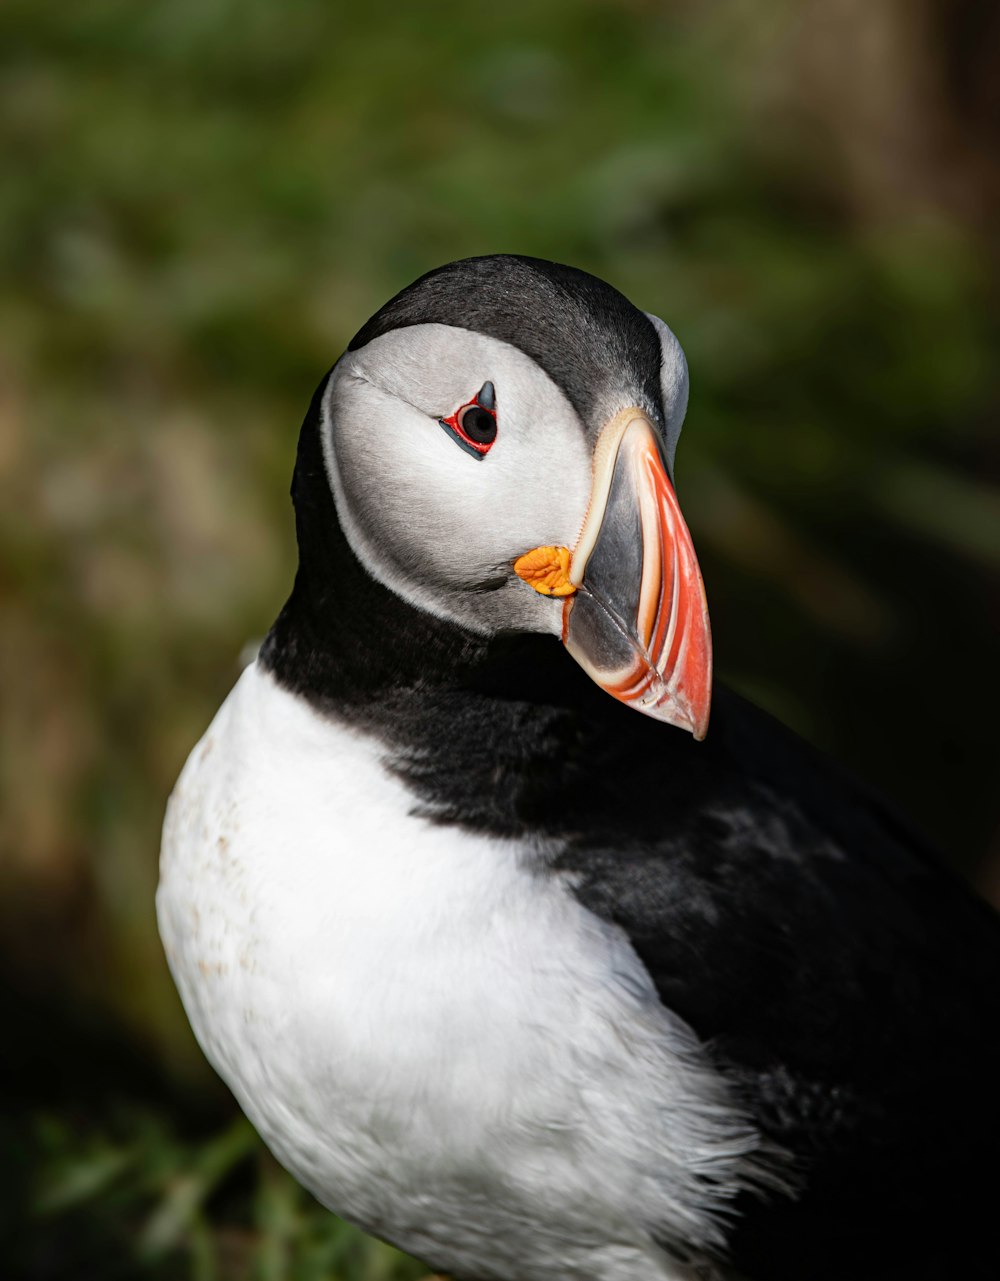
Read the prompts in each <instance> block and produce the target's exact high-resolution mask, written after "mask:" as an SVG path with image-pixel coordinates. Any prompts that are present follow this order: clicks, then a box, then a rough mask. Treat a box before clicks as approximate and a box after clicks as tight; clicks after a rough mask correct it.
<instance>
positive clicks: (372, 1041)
mask: <svg viewBox="0 0 1000 1281" xmlns="http://www.w3.org/2000/svg"><path fill="white" fill-rule="evenodd" d="M687 399H688V371H687V365H686V361H685V357H684V354H683V351H682V349H681V346H680V344H679V343H678V341H677V339H676V338H675V336H674V334H673V333H672V332H671V330H670V329H669V328H668V327H667V325H666V324H665V323H664V322H663V321H662V320H660V319H658V318H657V317H656V316H654V315H652V314H647V313H645V312H643V311H641V310H640V309H639V308H638V307H636V306H634V305H633V304H632V303H631V302H629V301H628V300H627V299H626V298H625V297H624V296H623V295H622V294H621V293H620V292H618V291H617V290H616V289H614V288H613V287H611V286H610V285H608V284H605V283H604V282H603V281H601V280H599V279H597V278H595V277H594V276H592V275H589V274H588V273H586V272H584V271H581V270H578V269H575V268H573V267H569V266H561V265H558V264H554V263H551V262H548V261H544V260H540V259H534V258H528V257H523V256H519V255H509V254H499V255H490V256H485V257H477V258H471V259H466V260H462V261H458V262H452V263H450V264H448V265H446V266H443V267H441V268H439V269H437V270H434V271H431V272H429V273H428V274H427V275H424V276H422V277H421V278H420V279H419V280H417V281H416V282H415V283H414V284H412V285H410V286H409V287H408V288H406V289H404V290H403V291H402V292H401V293H399V294H397V295H396V296H395V297H394V298H392V299H391V300H390V301H389V302H387V303H386V304H385V306H383V307H382V308H381V310H380V311H378V312H377V313H376V314H375V315H374V316H373V317H372V318H371V319H370V320H369V321H368V322H367V323H366V324H365V325H364V326H363V327H362V328H361V330H360V331H359V332H358V334H357V335H356V336H355V338H354V339H353V340H352V341H351V343H350V344H349V346H348V348H347V350H346V351H345V352H344V354H343V355H342V356H341V357H340V359H339V360H338V361H337V363H336V364H335V365H334V366H333V368H332V370H331V371H330V372H329V373H328V374H327V375H326V377H325V378H324V379H323V380H322V382H321V384H320V386H319V388H318V390H317V391H316V393H315V395H314V397H313V399H312V403H311V405H310V407H309V410H308V413H307V414H306V417H305V421H304V424H303V426H302V429H301V434H300V437H299V442H298V450H297V456H296V460H295V466H294V478H293V482H292V498H293V503H294V509H295V521H296V532H297V541H298V569H297V572H296V575H295V580H294V585H293V587H292V590H291V595H290V596H289V598H288V600H287V603H286V604H285V605H284V607H283V608H282V609H281V611H280V613H279V614H278V617H277V619H276V621H275V623H274V625H273V626H272V628H271V630H270V632H269V633H268V635H267V637H266V639H265V641H264V642H263V644H262V646H261V648H260V650H259V653H258V655H257V657H256V659H255V660H254V661H253V662H251V663H250V664H249V666H248V667H246V669H245V670H244V671H243V673H242V675H241V676H240V677H239V680H238V682H237V684H236V685H235V687H234V689H233V690H232V692H231V693H230V694H229V696H228V698H227V699H226V701H225V702H224V704H223V705H222V707H221V709H220V710H219V712H218V713H217V715H216V716H215V719H214V720H213V721H212V723H211V725H210V727H209V729H208V730H207V732H206V733H205V735H204V737H203V738H202V740H201V741H200V743H199V744H198V745H197V746H196V747H195V748H194V750H193V751H192V753H191V756H190V757H189V759H188V761H187V763H186V765H185V766H184V769H183V771H182V773H181V775H180V778H179V780H178V782H177V784H176V787H175V789H174V792H173V794H172V796H171V798H170V801H169V804H168V808H167V814H166V818H165V823H164V833H163V844H162V852H161V870H160V884H159V889H158V892H157V913H158V921H159V929H160V933H161V937H162V940H163V943H164V946H165V950H166V955H167V958H168V962H169V965H170V969H171V971H172V974H173V977H174V980H175V982H176V985H177V988H178V990H179V993H180V996H181V999H182V1002H183V1004H184V1007H185V1009H186V1012H187V1015H188V1017H189V1019H190V1022H191V1026H192V1028H193V1030H194V1033H195V1035H196V1037H197V1039H198V1041H199V1043H200V1045H201V1047H202V1049H203V1050H204V1053H205V1055H206V1056H207V1058H208V1060H209V1061H210V1063H211V1064H212V1065H213V1067H214V1068H215V1069H216V1071H217V1072H218V1073H219V1075H220V1076H221V1077H222V1079H223V1080H224V1081H225V1082H226V1083H227V1084H228V1086H229V1088H230V1089H231V1090H232V1093H233V1094H234V1095H235V1097H236V1100H237V1101H238V1103H239V1104H240V1106H241V1107H242V1108H243V1110H244V1111H245V1113H246V1114H247V1116H248V1117H249V1118H250V1120H251V1121H252V1123H253V1125H254V1126H255V1127H256V1129H257V1130H258V1131H259V1133H260V1135H261V1136H262V1138H263V1140H264V1142H265V1143H266V1144H267V1146H268V1147H269V1148H270V1149H271V1151H272V1152H273V1153H274V1154H275V1156H276V1157H277V1159H278V1160H279V1161H280V1162H281V1163H282V1164H283V1165H284V1166H285V1167H287V1169H288V1170H289V1171H290V1172H291V1173H292V1174H293V1175H294V1176H295V1178H297V1179H298V1180H299V1181H300V1182H301V1183H302V1184H303V1185H304V1186H305V1187H306V1188H308V1189H309V1190H310V1191H311V1192H312V1193H313V1194H314V1195H315V1196H316V1197H317V1198H318V1199H319V1201H320V1202H322V1203H323V1205H325V1206H327V1207H328V1208H329V1209H330V1210H332V1211H334V1212H336V1213H337V1214H339V1215H341V1216H343V1217H344V1218H345V1219H347V1220H349V1221H350V1222H352V1223H355V1224H357V1225H359V1226H360V1227H361V1228H362V1229H364V1230H365V1231H367V1232H369V1233H372V1234H374V1235H375V1236H377V1237H380V1238H382V1239H384V1240H385V1241H388V1242H391V1243H392V1244H394V1245H396V1246H398V1247H400V1248H401V1249H403V1250H405V1251H408V1252H409V1253H410V1254H412V1255H414V1256H416V1257H417V1258H419V1259H420V1260H422V1261H424V1262H425V1263H427V1264H428V1266H429V1267H431V1268H432V1269H433V1270H434V1271H435V1272H439V1273H444V1274H447V1275H449V1276H451V1277H454V1278H457V1279H458V1281H695V1279H700V1281H736V1279H741V1281H940V1279H941V1278H943V1277H962V1278H963V1281H980V1279H981V1281H986V1279H987V1278H989V1279H990V1281H995V1279H996V1278H997V1277H998V1276H1000V1235H998V1232H997V1229H996V1225H995V1215H996V1209H997V1204H998V1192H1000V1178H998V1170H1000V920H998V917H997V915H996V914H995V913H994V912H993V911H992V909H991V908H990V907H989V906H988V905H987V904H986V903H985V902H983V901H981V900H980V899H978V898H977V897H976V896H975V895H974V893H973V892H972V891H971V890H970V889H969V888H967V887H966V886H965V885H964V884H963V883H961V882H960V881H959V880H958V879H957V878H955V877H954V876H953V875H952V874H951V873H949V872H948V871H946V870H945V868H944V867H943V866H942V864H941V863H940V861H939V860H938V858H937V856H936V854H935V852H934V851H933V850H932V849H929V848H928V847H927V846H925V845H924V844H923V843H922V842H921V841H920V840H919V839H918V838H917V837H915V836H914V835H913V834H912V833H911V832H910V831H909V830H908V828H907V827H906V825H905V824H904V823H902V822H901V821H900V820H899V819H898V818H897V817H896V816H895V814H894V813H893V812H892V811H891V810H890V809H889V808H888V807H887V806H886V805H885V804H883V803H882V802H881V801H880V800H879V799H878V798H876V797H875V796H873V795H871V794H870V793H869V792H868V791H867V790H866V789H865V788H864V787H863V786H862V785H860V784H859V783H857V782H856V781H854V780H853V779H852V778H850V777H849V776H847V775H846V774H845V773H843V772H842V771H841V770H840V769H839V768H838V767H836V766H835V765H834V764H832V763H831V762H829V761H828V760H826V759H825V758H824V757H822V756H821V755H820V754H819V753H818V752H816V751H815V750H813V749H812V748H810V747H809V746H807V745H806V744H805V743H804V742H802V741H800V740H799V739H798V738H797V737H796V736H794V735H793V734H792V733H791V732H790V731H788V730H786V729H785V728H783V727H782V726H781V725H780V724H778V723H777V722H776V721H774V720H772V719H771V718H770V717H769V716H767V715H766V714H765V713H763V712H762V711H760V710H758V709H757V708H755V707H754V706H752V705H751V704H750V703H748V702H747V701H745V700H744V699H742V698H741V697H739V696H738V695H737V694H735V693H734V692H732V691H731V690H729V689H727V688H725V687H724V686H722V685H718V686H717V687H716V688H715V689H714V691H713V681H712V647H711V636H710V629H709V622H708V613H707V607H706V597H705V591H704V586H703V582H702V578H701V573H700V570H699V566H698V561H697V558H696V555H695V551H694V547H693V543H692V539H691V536H690V534H689V532H688V529H687V526H686V524H685V521H684V518H683V515H682V513H681V508H680V504H679V500H678V497H677V491H676V489H675V485H674V452H675V448H676V445H677V441H678V436H679V433H680V430H681V424H682V422H683V419H684V414H685V408H686V404H687ZM844 694H845V696H849V691H844ZM710 704H711V723H710V716H709V711H710ZM929 746H930V747H931V750H932V745H929Z"/></svg>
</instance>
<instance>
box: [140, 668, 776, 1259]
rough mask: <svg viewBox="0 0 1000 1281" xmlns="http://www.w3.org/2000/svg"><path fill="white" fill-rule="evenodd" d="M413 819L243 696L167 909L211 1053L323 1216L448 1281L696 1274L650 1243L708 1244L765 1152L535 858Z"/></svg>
mask: <svg viewBox="0 0 1000 1281" xmlns="http://www.w3.org/2000/svg"><path fill="white" fill-rule="evenodd" d="M413 805H414V802H413V798H412V796H411V795H410V794H409V793H408V792H407V790H406V789H405V787H404V786H403V785H402V784H401V783H400V782H398V781H397V780H396V779H395V778H394V777H393V776H392V775H391V774H389V773H388V772H387V771H386V769H385V768H384V767H383V765H382V763H381V761H380V758H379V754H378V749H377V746H376V745H375V744H374V743H373V742H371V741H369V740H368V739H367V738H365V737H364V736H362V735H359V734H357V733H354V732H352V731H350V730H347V729H345V728H343V727H341V726H340V725H339V724H336V723H334V722H332V721H330V720H327V719H325V718H324V717H322V716H320V715H319V714H318V713H316V712H315V711H314V710H313V709H311V708H310V707H309V706H308V705H307V704H306V703H305V702H304V701H302V700H300V699H298V698H296V697H295V696H293V695H291V694H289V693H288V692H286V691H284V690H282V689H281V688H279V687H278V686H277V685H276V683H275V682H274V681H273V679H272V678H271V677H270V676H269V675H268V674H267V673H265V672H264V671H263V670H262V669H261V668H259V667H258V666H256V665H252V666H250V667H249V668H248V669H247V670H246V671H245V672H244V674H243V676H242V677H241V679H240V681H239V682H238V684H237V685H236V688H235V689H234V690H233V692H232V694H231V695H230V696H229V698H228V699H227V701H226V703H225V704H224V705H223V707H222V709H221V710H220V711H219V713H218V715H217V716H216V718H215V720H214V721H213V723H212V725H211V727H210V728H209V730H208V732H207V733H206V734H205V737H204V738H203V739H202V741H201V743H200V744H199V745H198V746H197V747H196V748H195V750H194V752H193V753H192V754H191V757H190V759H189V760H188V762H187V765H186V766H185V768H184V771H183V773H182V774H181V777H180V780H179V781H178V784H177V787H176V789H175V791H174V795H173V796H172V798H171V801H170V805H169V808H168V811H167V819H166V824H165V828H164V838H163V853H162V860H161V883H160V889H159V893H158V896H157V909H158V914H159V921H160V932H161V934H162V937H163V941H164V944H165V947H166V950H167V956H168V958H169V961H170V966H171V969H172V971H173V974H174V977H175V980H176V982H177V986H178V988H179V989H180V993H181V997H182V999H183V1001H184V1005H185V1007H186V1009H187V1012H188V1015H189V1017H190V1019H191V1023H192V1025H193V1027H194V1030H195V1033H196V1035H197V1036H198V1039H199V1041H200V1043H201V1045H202V1047H203V1049H204V1051H205V1053H206V1055H207V1056H208V1058H209V1059H210V1061H211V1062H212V1063H213V1065H214V1066H215V1067H216V1069H217V1070H218V1071H219V1073H220V1074H221V1075H222V1076H223V1078H224V1079H225V1080H226V1081H227V1083H228V1084H229V1085H230V1087H231V1088H232V1090H233V1092H234V1093H235V1094H236V1096H237V1098H238V1099H239V1101H240V1103H241V1104H242V1106H243V1108H244V1109H245V1111H246V1112H247V1114H248V1116H249V1117H250V1119H251V1120H252V1121H253V1123H254V1124H255V1125H256V1127H257V1128H258V1130H259V1131H260V1133H261V1135H262V1136H263V1138H264V1139H265V1141H266V1142H267V1143H268V1145H269V1146H270V1147H271V1148H272V1149H273V1151H274V1152H275V1154H276V1155H277V1156H278V1158H279V1159H280V1160H281V1161H282V1162H283V1163H284V1164H285V1165H286V1166H287V1167H288V1168H289V1169H290V1170H291V1171H292V1173H293V1174H295V1175H296V1177H297V1178H298V1179H300V1180H301V1181H302V1182H303V1183H304V1184H306V1186H307V1187H309V1188H310V1189H311V1190H312V1191H313V1192H314V1193H315V1195H316V1196H317V1197H318V1198H319V1199H320V1200H321V1201H323V1202H324V1203H325V1204H326V1205H328V1206H330V1207H331V1208H332V1209H334V1210H336V1211H337V1212H339V1213H340V1214H342V1215H344V1216H345V1217H346V1218H349V1219H351V1220H353V1221H355V1222H357V1223H359V1224H360V1225H362V1226H363V1227H365V1228H367V1229H368V1230H369V1231H372V1232H374V1233H376V1234H378V1235H380V1236H382V1237H385V1238H386V1239H388V1240H391V1241H393V1242H395V1243H397V1244H398V1245H400V1246H402V1247H403V1248H404V1249H407V1250H410V1251H411V1252H413V1253H415V1254H417V1255H418V1256H420V1257H422V1258H423V1259H425V1260H427V1261H429V1262H430V1263H432V1264H433V1265H434V1266H435V1267H437V1268H440V1269H444V1270H447V1271H449V1272H452V1273H455V1274H457V1275H458V1276H466V1277H467V1276H473V1277H475V1278H477V1281H491V1279H493V1278H496V1281H534V1279H536V1278H537V1281H553V1279H554V1278H567V1279H568V1278H570V1277H574V1278H577V1279H579V1278H581V1277H594V1278H607V1279H608V1281H633V1279H635V1281H638V1279H639V1278H645V1279H648V1278H650V1277H681V1276H686V1275H688V1274H687V1272H686V1271H685V1270H684V1269H683V1268H679V1267H678V1266H677V1265H676V1264H673V1263H671V1262H670V1260H669V1259H668V1256H667V1255H666V1254H664V1253H663V1252H662V1251H661V1250H659V1249H658V1248H657V1247H656V1246H655V1245H654V1243H653V1239H652V1234H653V1233H655V1234H656V1236H657V1238H658V1239H659V1240H660V1241H664V1240H665V1239H672V1240H676V1241H687V1242H694V1243H696V1244H699V1245H704V1244H712V1243H715V1242H717V1241H718V1240H719V1239H720V1238H719V1228H718V1221H717V1213H718V1211H719V1210H720V1208H722V1206H723V1205H724V1202H725V1200H726V1199H728V1198H729V1197H730V1196H732V1195H733V1193H734V1192H735V1190H736V1188H737V1187H738V1186H739V1185H740V1183H741V1182H742V1181H744V1180H745V1177H746V1174H747V1170H748V1168H749V1166H750V1163H752V1160H753V1155H752V1154H753V1151H754V1148H755V1145H756V1140H755V1136H754V1134H753V1133H752V1131H751V1130H750V1129H749V1127H748V1126H747V1125H745V1124H744V1123H743V1121H742V1119H741V1118H740V1116H739V1115H738V1114H737V1113H736V1111H735V1110H734V1109H733V1108H732V1107H731V1106H730V1105H729V1103H728V1101H727V1097H726V1094H725V1091H724V1088H723V1085H722V1082H721V1081H720V1079H719V1077H718V1075H717V1074H716V1073H714V1072H713V1071H712V1070H711V1069H710V1068H709V1067H708V1065H707V1063H706V1062H705V1060H704V1057H703V1054H702V1051H701V1048H700V1047H699V1045H698V1044H697V1043H696V1042H695V1040H694V1038H693V1037H692V1036H691V1034H690V1032H688V1031H687V1029H686V1028H685V1027H684V1026H683V1025H681V1024H680V1023H679V1022H678V1021H676V1020H674V1019H672V1018H671V1017H670V1016H669V1015H668V1014H667V1013H666V1012H665V1011H664V1010H663V1008H662V1007H661V1006H660V1004H659V1002H658V1000H657V998H656V995H655V992H654V991H653V990H652V987H651V984H650V982H649V979H648V976H647V975H646V973H645V970H644V969H643V968H642V966H641V965H640V963H639V962H638V960H637V958H636V957H635V955H634V953H633V951H632V949H631V947H630V946H629V944H628V941H627V939H626V938H625V936H624V935H623V934H622V933H621V932H620V931H618V930H617V929H616V928H614V927H611V926H608V925H605V924H604V923H602V922H601V921H599V920H598V919H597V918H596V917H594V916H592V915H591V914H590V913H588V912H587V911H585V910H584V909H583V908H581V907H580V906H579V904H578V903H577V901H576V900H575V898H574V897H573V896H572V894H571V893H570V892H569V890H568V887H567V886H566V885H565V883H563V882H561V881H559V880H558V879H557V878H554V877H553V876H552V875H551V874H549V873H548V872H547V871H546V870H545V868H544V864H543V861H542V857H541V855H542V852H541V851H534V850H531V849H529V848H527V847H526V846H524V845H520V844H515V843H510V842H503V841H498V840H493V839H489V838H485V837H480V836H475V835H470V834H469V833H467V832H464V831H461V830H459V829H457V828H452V827H443V826H438V825H435V824H433V823H431V822H429V821H427V820H426V819H422V818H419V817H416V816H415V815H414V814H413V812H412V811H413ZM699 1175H704V1176H707V1179H706V1180H702V1179H701V1178H699V1177H698V1176H699Z"/></svg>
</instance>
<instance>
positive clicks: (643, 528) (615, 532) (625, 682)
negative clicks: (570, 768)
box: [515, 408, 712, 739]
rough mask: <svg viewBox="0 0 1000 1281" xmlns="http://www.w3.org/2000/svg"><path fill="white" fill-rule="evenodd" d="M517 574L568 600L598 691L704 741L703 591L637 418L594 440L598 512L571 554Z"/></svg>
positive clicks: (570, 636)
mask: <svg viewBox="0 0 1000 1281" xmlns="http://www.w3.org/2000/svg"><path fill="white" fill-rule="evenodd" d="M567 562H568V563H567ZM515 570H516V571H517V573H518V574H519V575H520V576H521V577H522V578H523V579H525V581H527V582H529V583H530V584H531V585H532V586H533V587H535V589H536V590H538V591H542V592H544V593H545V594H546V595H559V596H564V597H565V603H564V605H563V628H562V635H563V642H564V643H565V645H566V648H567V649H568V650H569V652H570V653H571V654H572V655H573V657H574V658H575V659H576V661H577V662H578V663H579V664H580V666H581V667H582V668H583V669H584V671H586V672H587V674H588V675H589V676H591V677H592V678H593V679H594V680H595V681H596V682H597V684H598V685H600V686H601V688H602V689H605V690H607V691H608V693H609V694H612V695H613V696H614V697H615V698H617V699H620V700H621V701H622V702H623V703H628V704H629V705H630V706H632V707H635V708H636V709H637V710H638V711H640V712H644V713H645V714H646V715H647V716H653V717H655V718H656V719H657V720H661V721H666V722H667V723H668V724H670V725H676V726H678V727H679V728H681V729H686V730H690V732H691V733H692V734H693V735H694V736H695V738H698V739H701V738H704V737H705V733H706V731H707V729H708V713H709V704H710V701H711V690H712V636H711V631H710V629H709V622H708V606H707V604H706V601H705V588H704V584H703V583H702V579H701V572H700V570H699V568H698V561H697V558H696V557H695V554H694V546H693V544H692V542H691V535H690V534H689V533H688V528H687V525H685V523H684V517H683V516H682V515H681V509H680V505H679V504H678V502H677V496H676V494H675V493H674V488H673V485H672V484H671V483H670V478H669V476H668V475H667V467H666V463H665V462H664V459H663V454H662V451H661V449H660V443H659V437H658V435H657V433H656V431H655V429H654V428H653V425H652V423H651V422H650V421H649V419H648V418H647V417H646V415H645V414H644V413H643V412H642V411H641V410H639V409H636V408H631V409H626V410H623V411H622V412H621V413H619V414H616V415H615V417H614V418H613V419H612V420H611V421H610V422H609V423H607V425H606V426H605V427H604V429H603V430H602V432H601V434H600V436H599V437H598V441H597V445H596V447H595V449H594V480H593V488H592V490H591V495H590V506H589V508H588V511H587V517H586V519H585V521H584V524H583V530H582V531H581V533H580V537H579V539H578V540H577V544H576V546H575V547H574V548H573V550H572V553H571V554H567V549H565V548H535V549H534V550H533V551H531V552H528V553H526V554H525V556H522V557H521V558H520V559H519V560H518V561H517V562H516V563H515Z"/></svg>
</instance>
